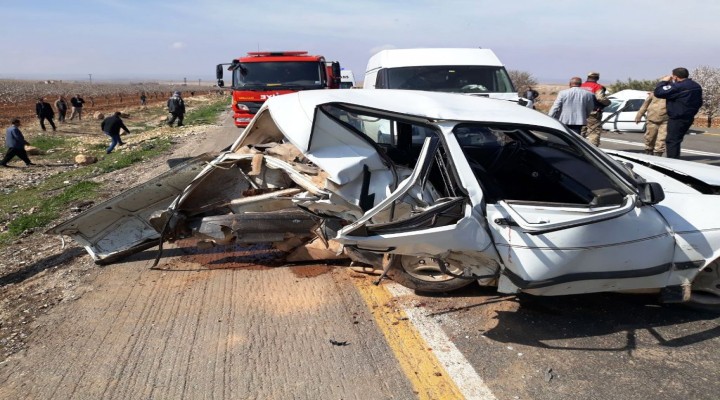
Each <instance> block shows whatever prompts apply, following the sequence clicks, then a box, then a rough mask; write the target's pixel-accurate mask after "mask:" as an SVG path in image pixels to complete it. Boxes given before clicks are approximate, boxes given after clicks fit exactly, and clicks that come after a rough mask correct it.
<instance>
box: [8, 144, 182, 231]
mask: <svg viewBox="0 0 720 400" xmlns="http://www.w3.org/2000/svg"><path fill="white" fill-rule="evenodd" d="M171 145H172V141H171V140H170V138H169V137H160V138H155V139H151V140H147V141H145V142H144V143H142V144H141V145H140V146H138V147H137V148H136V149H134V150H132V151H124V152H116V153H111V154H108V155H107V156H105V158H104V159H102V160H100V161H98V162H97V163H95V164H92V165H89V166H86V167H82V168H78V169H75V170H72V171H67V172H62V173H59V174H56V175H53V176H50V177H48V178H47V179H46V180H45V181H43V182H42V183H41V184H40V185H38V186H36V187H33V188H27V189H21V190H17V191H15V192H13V193H9V194H6V195H3V196H0V215H9V214H10V215H13V214H14V216H13V217H12V220H11V221H10V223H9V224H8V225H7V231H5V232H3V233H0V244H3V245H4V244H8V243H10V242H12V241H13V240H15V239H16V238H17V237H18V236H19V235H20V234H21V233H23V232H25V231H26V230H28V229H37V228H45V227H46V226H47V225H48V224H50V223H51V222H52V221H54V220H55V219H57V218H58V217H59V216H60V212H61V211H62V210H63V209H65V208H67V207H68V206H69V205H70V204H72V203H74V202H77V201H80V200H93V199H94V197H95V196H96V194H97V193H98V192H99V191H100V189H101V187H102V184H100V183H97V182H91V181H89V180H88V179H91V178H93V177H95V176H98V175H101V174H104V173H108V172H111V171H116V170H119V169H123V168H126V167H128V166H130V165H132V164H134V163H138V162H143V161H146V160H149V159H151V158H153V157H156V156H158V155H160V154H162V153H163V152H165V151H167V150H168V149H170V146H171ZM102 148H103V149H104V146H103V147H102ZM68 181H69V182H74V183H71V184H68V183H67V182H68ZM31 209H34V210H33V212H32V213H29V211H30V210H31ZM18 214H19V215H18ZM15 215H16V216H15Z"/></svg>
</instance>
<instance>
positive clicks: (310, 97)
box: [263, 89, 564, 136]
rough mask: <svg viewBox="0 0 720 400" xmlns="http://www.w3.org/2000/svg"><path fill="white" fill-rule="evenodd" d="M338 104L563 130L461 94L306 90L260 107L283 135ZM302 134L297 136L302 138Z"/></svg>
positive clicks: (523, 110)
mask: <svg viewBox="0 0 720 400" xmlns="http://www.w3.org/2000/svg"><path fill="white" fill-rule="evenodd" d="M328 103H338V104H346V105H349V106H354V107H361V108H367V109H374V110H378V111H381V112H382V111H386V112H389V113H395V114H404V115H408V116H413V117H419V118H422V119H424V120H449V121H462V122H488V123H503V124H504V123H513V124H525V125H537V126H541V127H547V128H551V129H564V128H563V125H562V124H561V123H560V122H558V121H557V120H555V119H553V118H551V117H549V116H547V115H546V114H543V113H541V112H538V111H535V110H532V109H530V108H527V107H523V106H520V105H518V104H517V103H514V102H510V101H505V100H495V99H489V98H485V97H476V96H467V95H462V94H453V93H442V92H427V91H416V90H393V89H382V90H357V89H336V90H308V91H301V92H297V93H291V94H286V95H282V96H276V97H271V98H270V99H268V100H267V101H266V102H265V104H264V105H263V108H266V109H268V110H269V111H270V114H271V115H272V118H273V120H275V123H276V124H277V125H278V128H280V130H281V131H283V132H284V133H285V135H288V134H291V133H292V132H293V131H299V130H302V131H304V134H306V133H307V132H309V131H310V129H311V124H312V118H313V114H314V112H315V108H316V107H317V106H318V105H322V104H328ZM304 134H301V135H303V136H304Z"/></svg>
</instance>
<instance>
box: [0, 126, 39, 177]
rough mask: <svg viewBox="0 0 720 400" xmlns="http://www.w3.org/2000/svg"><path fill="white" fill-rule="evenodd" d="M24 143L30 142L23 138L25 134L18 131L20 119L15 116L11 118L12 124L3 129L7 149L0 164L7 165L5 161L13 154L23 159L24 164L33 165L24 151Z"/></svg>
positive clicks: (10, 158)
mask: <svg viewBox="0 0 720 400" xmlns="http://www.w3.org/2000/svg"><path fill="white" fill-rule="evenodd" d="M26 144H28V145H29V144H30V143H28V142H27V141H26V140H25V136H23V134H22V132H21V131H20V119H18V118H15V119H13V120H12V125H11V126H10V127H9V128H7V130H6V131H5V147H7V149H8V150H7V153H5V157H4V158H3V159H2V161H0V166H3V167H7V166H8V165H7V163H8V162H9V161H10V160H12V159H13V157H15V156H18V158H20V159H21V160H23V161H24V162H25V165H28V166H29V165H35V164H33V163H32V161H30V158H28V155H27V152H26V151H25V145H26Z"/></svg>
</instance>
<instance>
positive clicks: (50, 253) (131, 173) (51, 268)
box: [0, 96, 214, 360]
mask: <svg viewBox="0 0 720 400" xmlns="http://www.w3.org/2000/svg"><path fill="white" fill-rule="evenodd" d="M210 99H211V97H207V96H199V97H196V98H189V99H186V104H187V105H188V109H189V110H192V108H193V107H196V106H197V105H199V104H202V103H205V102H207V101H210ZM158 110H160V113H162V111H161V107H155V108H153V107H149V108H148V109H147V110H141V109H140V108H138V107H134V108H128V109H127V111H128V112H129V113H130V117H129V118H126V119H125V122H126V124H127V125H128V127H129V128H130V130H131V131H132V130H133V127H134V126H136V125H140V124H155V125H157V126H158V127H157V128H155V129H151V130H149V131H146V132H144V133H141V134H130V135H126V136H124V141H125V142H126V143H127V145H126V146H124V147H122V148H119V149H120V150H119V151H129V150H132V149H133V148H135V146H140V145H141V144H142V143H143V142H144V141H145V140H147V139H150V138H153V137H160V136H171V137H172V141H173V143H174V145H173V148H174V154H177V155H179V156H182V155H183V154H185V155H187V154H189V152H190V150H188V151H183V150H178V149H182V148H183V146H189V147H188V148H190V149H192V148H193V147H194V146H196V145H197V144H196V142H197V141H198V140H201V139H202V138H203V137H204V136H205V135H207V134H208V132H209V131H210V130H211V129H212V128H213V127H214V125H201V126H185V127H182V128H170V127H167V126H165V125H164V124H163V123H162V121H160V120H159V118H158V114H159V112H158ZM23 131H24V133H25V135H26V137H27V138H28V140H29V141H30V142H31V143H32V138H33V136H34V135H36V134H37V133H38V132H40V131H39V127H38V126H37V122H35V126H29V127H23ZM56 134H57V135H62V136H64V137H67V138H79V139H80V143H81V145H80V146H79V148H77V149H76V150H77V151H78V152H81V151H83V150H84V148H86V147H90V146H92V145H93V144H107V143H109V139H108V138H107V136H106V135H104V134H103V133H102V132H100V130H99V121H98V120H96V119H92V118H89V115H88V117H86V118H83V120H82V121H75V122H68V123H65V124H62V125H59V129H58V132H57V133H56ZM96 156H101V154H96ZM31 159H32V160H33V162H35V163H36V164H38V166H36V167H24V166H22V167H20V165H22V163H20V162H19V161H17V159H15V160H14V161H12V162H11V165H17V167H15V168H3V169H0V190H14V189H15V188H17V187H26V186H33V185H37V184H38V183H40V182H42V181H43V180H45V179H47V178H48V177H50V176H52V175H55V174H57V173H59V172H62V171H68V170H73V169H75V168H78V166H76V165H74V164H73V162H72V160H65V161H57V162H50V161H46V160H45V158H44V157H43V156H31ZM166 161H167V159H166V158H165V157H159V158H157V159H154V160H151V161H149V162H142V163H137V164H134V165H133V166H131V167H129V168H125V169H122V170H118V171H114V172H111V173H108V174H103V175H100V176H98V177H96V178H94V180H95V181H98V182H103V183H106V185H104V188H105V189H104V192H102V193H101V194H100V196H99V198H98V199H97V200H98V201H99V200H104V199H107V198H109V197H112V196H114V195H116V194H118V193H120V192H122V191H123V190H125V189H127V188H130V187H132V186H134V185H136V184H137V183H138V182H142V181H144V180H146V179H148V178H150V177H152V176H155V175H157V174H159V173H160V172H161V171H164V170H166V169H167V164H166ZM86 168H92V166H89V167H86ZM83 203H84V204H74V205H71V206H69V207H68V208H67V210H66V211H65V212H64V213H63V215H62V216H61V218H60V219H59V220H58V222H59V221H60V220H64V219H67V218H68V217H70V216H72V215H74V214H76V212H77V209H78V208H87V207H88V206H90V205H91V204H92V202H83ZM74 207H77V208H76V209H75V211H73V208H74ZM50 226H51V225H49V226H48V228H49V227H50ZM1 228H2V227H0V229H1ZM42 231H43V230H40V229H38V230H36V231H26V232H25V233H24V234H23V235H22V237H21V238H20V239H18V240H16V241H15V242H13V243H12V244H11V245H10V246H7V247H4V248H0V360H3V359H5V358H6V357H7V356H8V355H10V354H13V353H15V352H17V351H18V350H20V349H23V348H24V346H25V343H26V338H27V336H28V334H29V333H30V332H31V331H33V330H34V329H36V328H37V326H36V325H35V324H34V322H35V320H36V318H37V317H38V316H39V315H42V314H46V313H48V312H49V311H50V310H51V309H52V308H53V307H54V306H56V305H58V304H60V303H63V302H68V301H73V300H75V299H77V298H79V297H80V296H82V293H83V292H84V291H85V290H86V289H87V288H86V287H84V282H85V278H87V276H88V275H89V274H92V273H97V271H98V267H97V266H96V265H95V264H94V263H93V262H92V260H91V259H90V258H89V257H87V256H86V254H87V253H86V252H85V250H84V249H83V248H82V247H80V246H79V245H78V244H77V243H75V242H72V241H68V242H66V243H65V247H64V248H63V242H62V241H61V239H60V238H59V237H55V236H48V235H45V234H43V233H42Z"/></svg>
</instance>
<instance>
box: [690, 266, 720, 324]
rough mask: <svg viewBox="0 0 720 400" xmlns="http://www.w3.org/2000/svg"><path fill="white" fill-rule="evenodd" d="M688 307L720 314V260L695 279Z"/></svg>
mask: <svg viewBox="0 0 720 400" xmlns="http://www.w3.org/2000/svg"><path fill="white" fill-rule="evenodd" d="M688 305H689V306H691V307H693V308H700V309H703V310H709V311H715V312H720V260H715V261H713V262H712V263H711V264H710V265H708V266H707V267H705V269H703V270H702V271H700V273H699V274H698V275H697V277H695V280H694V281H693V283H692V287H691V294H690V301H689V302H688Z"/></svg>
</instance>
